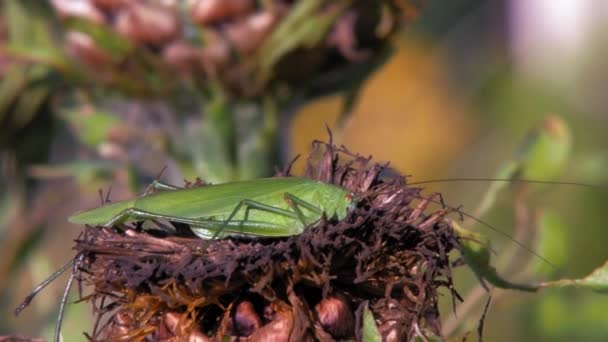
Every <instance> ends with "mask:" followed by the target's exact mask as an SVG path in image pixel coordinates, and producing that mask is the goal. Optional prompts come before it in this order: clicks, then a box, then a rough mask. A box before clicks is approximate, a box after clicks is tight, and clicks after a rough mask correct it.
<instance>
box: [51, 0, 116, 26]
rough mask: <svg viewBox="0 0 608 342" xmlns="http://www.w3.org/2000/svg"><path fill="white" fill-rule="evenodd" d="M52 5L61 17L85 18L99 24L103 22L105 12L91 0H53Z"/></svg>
mask: <svg viewBox="0 0 608 342" xmlns="http://www.w3.org/2000/svg"><path fill="white" fill-rule="evenodd" d="M51 5H52V6H53V8H54V9H55V11H56V12H57V14H58V15H59V17H61V18H70V17H77V18H84V19H87V20H89V21H92V22H94V23H97V24H103V23H104V22H105V18H104V15H103V13H101V11H99V10H98V9H97V8H96V7H95V6H93V5H92V4H91V3H90V2H89V1H87V0H84V1H71V0H51Z"/></svg>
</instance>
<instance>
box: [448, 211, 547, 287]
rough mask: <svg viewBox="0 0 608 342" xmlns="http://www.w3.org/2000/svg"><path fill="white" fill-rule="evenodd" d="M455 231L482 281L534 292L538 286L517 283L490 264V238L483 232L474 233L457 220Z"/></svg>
mask: <svg viewBox="0 0 608 342" xmlns="http://www.w3.org/2000/svg"><path fill="white" fill-rule="evenodd" d="M452 226H453V227H454V231H455V232H456V234H457V235H458V237H459V238H460V246H461V253H462V257H463V259H464V261H465V263H466V264H467V265H468V266H469V267H470V268H471V270H473V272H474V273H475V275H476V276H477V277H478V278H479V279H480V281H482V282H483V281H487V282H489V283H490V284H492V285H494V286H496V287H499V288H503V289H512V290H520V291H529V292H534V291H536V290H537V288H538V287H537V286H534V285H526V284H516V283H512V282H510V281H508V280H506V279H504V278H502V277H501V276H500V275H499V274H498V272H497V271H496V269H495V268H494V267H493V266H492V265H491V264H490V250H489V248H488V245H489V243H490V242H489V240H488V239H487V238H486V237H484V236H483V235H481V234H477V233H473V232H471V231H469V230H467V229H465V228H462V227H461V226H460V225H459V224H458V223H457V222H452Z"/></svg>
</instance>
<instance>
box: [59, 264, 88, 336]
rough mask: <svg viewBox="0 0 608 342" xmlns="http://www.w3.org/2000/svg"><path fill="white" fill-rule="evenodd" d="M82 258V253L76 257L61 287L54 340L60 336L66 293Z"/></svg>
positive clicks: (68, 291) (66, 298) (67, 293)
mask: <svg viewBox="0 0 608 342" xmlns="http://www.w3.org/2000/svg"><path fill="white" fill-rule="evenodd" d="M81 260H82V255H81V256H79V257H78V261H77V262H74V266H73V268H72V272H70V277H69V278H68V282H67V283H66V284H65V288H64V289H63V295H62V296H61V303H60V304H59V313H58V314H57V323H56V324H55V335H54V337H53V341H54V342H60V338H61V325H62V323H63V314H64V313H65V305H66V303H67V301H68V295H69V294H70V289H71V288H72V283H73V282H74V278H75V277H76V266H77V265H78V263H79V262H80V261H81Z"/></svg>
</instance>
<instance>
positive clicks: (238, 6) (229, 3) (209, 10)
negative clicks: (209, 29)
mask: <svg viewBox="0 0 608 342" xmlns="http://www.w3.org/2000/svg"><path fill="white" fill-rule="evenodd" d="M253 8H254V1H253V0H197V1H194V2H193V3H192V7H191V13H192V19H193V20H194V22H196V23H198V24H201V25H208V24H212V23H215V22H218V21H221V20H224V19H227V18H234V17H238V16H242V15H245V14H247V13H249V12H251V11H252V10H253Z"/></svg>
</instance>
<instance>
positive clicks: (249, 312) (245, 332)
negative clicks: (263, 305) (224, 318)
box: [234, 301, 262, 336]
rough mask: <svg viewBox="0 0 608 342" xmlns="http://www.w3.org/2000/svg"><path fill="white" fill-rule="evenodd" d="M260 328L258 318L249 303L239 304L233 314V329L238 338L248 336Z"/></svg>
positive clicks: (260, 323) (260, 321)
mask: <svg viewBox="0 0 608 342" xmlns="http://www.w3.org/2000/svg"><path fill="white" fill-rule="evenodd" d="M261 326H262V320H261V319H260V316H259V315H258V314H257V312H255V308H254V307H253V304H252V303H251V302H250V301H243V302H240V303H239V305H237V307H236V312H235V313H234V327H235V328H236V331H237V333H238V334H239V335H240V336H249V335H251V334H252V333H253V332H254V331H256V330H258V329H259V328H260V327H261Z"/></svg>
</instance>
